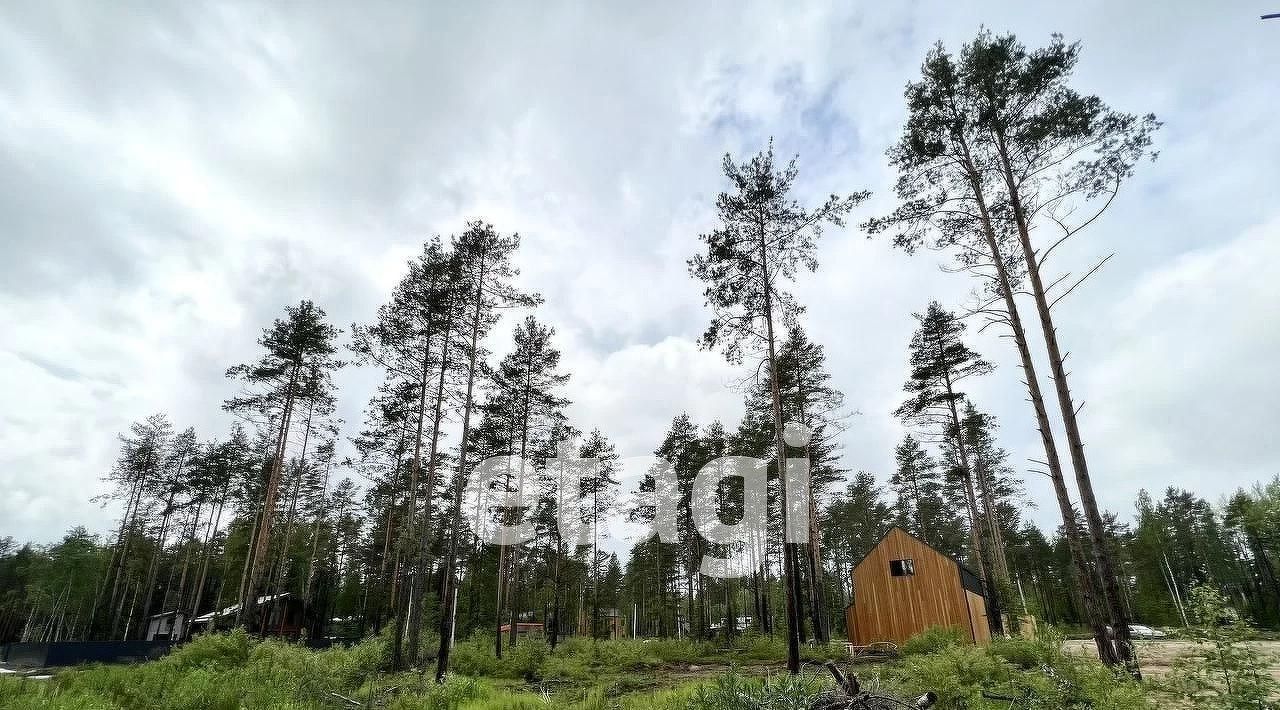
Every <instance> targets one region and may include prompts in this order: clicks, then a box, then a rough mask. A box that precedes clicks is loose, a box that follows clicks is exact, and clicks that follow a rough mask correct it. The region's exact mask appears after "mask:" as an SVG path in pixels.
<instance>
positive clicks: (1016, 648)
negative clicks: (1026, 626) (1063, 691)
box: [987, 638, 1056, 670]
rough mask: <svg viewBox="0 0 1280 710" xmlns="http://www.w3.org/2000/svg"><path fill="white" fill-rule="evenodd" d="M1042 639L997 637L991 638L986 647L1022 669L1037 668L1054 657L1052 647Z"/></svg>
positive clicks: (995, 654)
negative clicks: (989, 643)
mask: <svg viewBox="0 0 1280 710" xmlns="http://www.w3.org/2000/svg"><path fill="white" fill-rule="evenodd" d="M1055 647H1056V645H1055V646H1051V645H1050V642H1048V641H1046V640H1043V639H1034V640H1033V639H1024V638H997V639H992V640H991V645H990V646H988V647H987V649H988V650H989V651H990V652H991V654H992V655H994V656H996V657H997V658H1001V659H1003V660H1005V661H1008V662H1009V663H1012V664H1013V665H1015V666H1017V667H1018V668H1021V669H1023V670H1029V669H1032V668H1039V667H1040V666H1043V665H1045V664H1047V663H1050V662H1051V661H1052V660H1053V658H1054V655H1055V653H1054V650H1053V649H1054V648H1055Z"/></svg>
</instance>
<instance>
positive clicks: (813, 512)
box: [778, 324, 845, 643]
mask: <svg viewBox="0 0 1280 710" xmlns="http://www.w3.org/2000/svg"><path fill="white" fill-rule="evenodd" d="M778 379H779V389H780V390H781V391H782V393H783V407H782V408H783V412H784V418H786V419H788V420H790V421H797V422H799V423H801V424H803V425H804V426H806V427H808V428H809V430H810V432H811V433H812V434H811V436H810V438H809V442H808V444H806V445H805V447H804V449H805V457H806V458H808V459H809V500H808V506H809V540H808V548H807V550H806V552H807V553H808V554H807V555H805V561H806V562H807V567H806V568H805V570H804V573H805V574H804V576H805V578H806V581H807V582H808V584H807V591H808V598H809V612H810V617H811V622H812V625H813V635H814V638H816V639H817V640H818V642H820V643H826V642H827V641H828V640H829V638H830V632H829V629H828V624H827V613H826V600H825V599H824V598H823V593H822V590H823V581H822V538H821V535H820V533H819V527H820V515H819V514H820V512H821V509H822V507H823V506H822V505H821V504H820V503H819V500H820V499H821V498H823V497H824V495H826V493H827V492H828V490H829V488H830V486H831V485H832V484H833V483H835V482H836V481H837V480H839V479H840V477H841V476H842V475H843V473H844V471H843V470H841V469H840V468H839V465H838V464H839V462H838V454H837V452H836V437H837V436H838V435H839V434H840V433H841V432H842V431H843V428H844V427H843V424H844V421H843V420H844V416H845V414H844V412H842V411H841V410H842V408H843V407H844V395H843V394H842V393H841V392H840V391H839V390H837V389H836V388H835V387H833V386H832V385H831V375H830V374H829V373H828V372H827V371H826V355H825V354H824V352H823V349H822V346H821V345H819V344H817V343H815V342H813V341H811V340H809V337H808V335H807V334H806V333H805V332H804V329H803V328H801V327H800V326H799V325H798V324H794V325H792V326H791V327H790V328H788V329H787V340H786V342H785V343H784V344H783V346H782V349H781V350H780V351H779V354H778Z"/></svg>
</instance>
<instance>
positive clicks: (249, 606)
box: [236, 363, 300, 628]
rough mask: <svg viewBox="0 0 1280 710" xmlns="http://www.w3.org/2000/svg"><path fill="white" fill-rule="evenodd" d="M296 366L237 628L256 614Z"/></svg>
mask: <svg viewBox="0 0 1280 710" xmlns="http://www.w3.org/2000/svg"><path fill="white" fill-rule="evenodd" d="M299 368H300V365H299V364H296V363H295V364H294V365H293V369H292V371H291V372H290V373H289V383H288V386H287V388H286V389H285V400H284V405H283V407H282V409H281V413H280V433H279V435H278V437H277V438H276V447H275V456H274V457H273V458H272V460H271V472H270V474H269V475H268V477H267V488H266V491H264V495H263V501H262V522H261V524H260V525H259V526H258V534H257V539H256V540H254V541H253V543H252V545H253V554H252V555H251V556H250V563H249V574H248V584H247V585H246V587H247V588H246V589H245V590H244V594H243V596H242V597H241V600H240V611H239V614H238V617H239V618H238V619H237V621H236V623H237V625H238V626H244V627H246V628H247V627H248V625H249V623H250V618H251V617H252V615H253V614H254V613H255V610H256V609H255V607H256V606H257V601H258V591H259V590H258V585H259V583H260V579H261V576H262V574H263V573H264V572H265V571H266V570H265V569H263V568H264V566H265V564H266V558H267V550H268V549H269V546H270V544H271V520H272V518H273V517H274V516H275V508H276V498H277V497H278V496H279V494H280V491H279V489H280V476H281V473H282V472H283V470H284V453H285V447H286V446H288V444H289V426H290V424H291V422H292V419H293V405H294V395H295V387H296V386H297V382H298V370H299Z"/></svg>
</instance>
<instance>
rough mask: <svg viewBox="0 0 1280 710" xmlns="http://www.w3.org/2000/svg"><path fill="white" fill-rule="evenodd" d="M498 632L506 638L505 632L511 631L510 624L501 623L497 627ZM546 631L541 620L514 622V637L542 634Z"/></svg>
mask: <svg viewBox="0 0 1280 710" xmlns="http://www.w3.org/2000/svg"><path fill="white" fill-rule="evenodd" d="M498 633H500V634H502V638H504V639H505V638H507V634H510V633H511V624H503V625H502V626H499V627H498ZM545 633H546V629H545V628H544V626H543V624H542V622H541V621H527V622H525V621H517V622H516V638H524V637H526V636H543V635H544V634H545Z"/></svg>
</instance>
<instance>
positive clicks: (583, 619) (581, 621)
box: [578, 608, 627, 639]
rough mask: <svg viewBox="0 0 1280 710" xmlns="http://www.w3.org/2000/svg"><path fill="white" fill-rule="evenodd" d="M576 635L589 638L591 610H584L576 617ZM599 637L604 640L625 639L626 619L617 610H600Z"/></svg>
mask: <svg viewBox="0 0 1280 710" xmlns="http://www.w3.org/2000/svg"><path fill="white" fill-rule="evenodd" d="M578 635H579V636H586V637H588V638H590V637H591V610H590V609H584V610H583V611H582V613H581V614H579V616H578ZM600 635H601V638H606V639H624V638H626V637H627V619H626V617H624V616H623V615H622V612H620V611H618V610H617V609H606V608H601V609H600Z"/></svg>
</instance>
